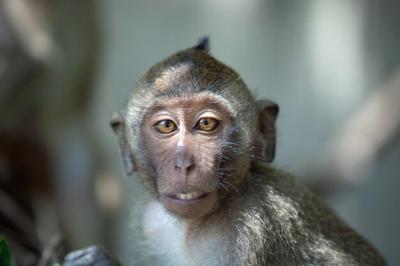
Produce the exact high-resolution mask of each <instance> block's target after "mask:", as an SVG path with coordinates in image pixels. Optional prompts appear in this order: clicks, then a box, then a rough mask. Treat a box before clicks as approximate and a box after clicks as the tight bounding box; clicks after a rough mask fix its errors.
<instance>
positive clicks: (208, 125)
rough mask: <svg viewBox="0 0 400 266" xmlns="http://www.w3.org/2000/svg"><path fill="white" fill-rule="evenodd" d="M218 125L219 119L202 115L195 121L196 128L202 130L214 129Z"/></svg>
mask: <svg viewBox="0 0 400 266" xmlns="http://www.w3.org/2000/svg"><path fill="white" fill-rule="evenodd" d="M218 125H219V121H218V120H217V119H214V118H211V117H203V118H200V119H199V121H197V124H196V128H197V129H198V130H202V131H211V130H213V129H215V128H216V127H217V126H218Z"/></svg>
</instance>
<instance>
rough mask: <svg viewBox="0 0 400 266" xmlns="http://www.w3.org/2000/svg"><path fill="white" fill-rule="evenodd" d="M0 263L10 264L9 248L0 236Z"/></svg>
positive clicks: (6, 265) (4, 265)
mask: <svg viewBox="0 0 400 266" xmlns="http://www.w3.org/2000/svg"><path fill="white" fill-rule="evenodd" d="M0 265H1V266H11V255H10V249H9V248H8V244H7V241H6V239H5V238H4V237H3V236H0Z"/></svg>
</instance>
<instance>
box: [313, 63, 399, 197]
mask: <svg viewBox="0 0 400 266" xmlns="http://www.w3.org/2000/svg"><path fill="white" fill-rule="evenodd" d="M399 99H400V69H398V70H397V71H396V72H395V73H394V74H393V75H392V77H391V78H390V79H389V80H388V81H387V82H386V83H385V84H384V85H383V86H382V87H381V88H378V89H376V90H375V91H374V92H373V93H372V94H371V96H370V97H369V98H368V99H367V101H366V102H365V103H364V104H363V105H362V106H361V107H360V108H359V109H358V110H356V111H355V112H354V113H353V114H352V115H351V116H350V117H349V119H348V120H347V122H345V125H344V126H343V128H342V129H341V130H340V131H339V133H338V135H337V137H336V138H335V139H334V141H333V142H332V144H331V145H330V146H329V148H328V149H327V151H326V153H325V155H324V159H323V160H322V162H321V163H320V164H319V165H317V167H315V168H314V170H313V174H312V175H311V176H312V178H311V179H310V180H311V182H310V183H309V185H310V187H311V188H312V189H313V190H315V191H316V192H317V193H319V194H321V195H328V194H332V193H335V192H337V190H339V189H340V188H342V187H343V186H345V185H355V184H357V183H358V182H360V181H361V180H360V178H361V176H362V172H363V171H364V170H365V169H367V168H368V167H370V166H371V165H372V163H373V161H374V160H375V159H376V158H377V157H378V156H379V155H380V154H382V153H383V152H384V150H385V148H386V147H388V146H389V145H390V143H391V142H392V141H393V140H394V139H395V138H396V137H397V136H398V135H397V134H398V132H399V129H400V104H399Z"/></svg>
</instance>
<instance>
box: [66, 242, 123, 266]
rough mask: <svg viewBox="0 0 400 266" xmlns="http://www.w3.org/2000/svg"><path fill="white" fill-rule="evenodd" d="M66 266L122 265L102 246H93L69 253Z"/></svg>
mask: <svg viewBox="0 0 400 266" xmlns="http://www.w3.org/2000/svg"><path fill="white" fill-rule="evenodd" d="M63 265H64V266H89V265H96V266H118V265H120V264H119V263H118V262H117V261H116V260H115V259H114V258H112V257H111V255H110V254H109V253H108V252H107V250H106V249H105V248H103V247H102V246H91V247H88V248H85V249H81V250H76V251H73V252H71V253H69V254H68V255H67V256H66V257H65V260H64V264H63Z"/></svg>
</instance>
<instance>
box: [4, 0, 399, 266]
mask: <svg viewBox="0 0 400 266" xmlns="http://www.w3.org/2000/svg"><path fill="white" fill-rule="evenodd" d="M399 14H400V2H399V1H397V0H383V1H373V0H363V1H357V0H348V1H341V0H331V1H324V0H307V1H306V0H304V1H282V0H265V1H261V0H246V1H244V0H219V1H212V0H204V1H194V0H192V1H178V0H171V1H152V0H150V1H149V0H147V1H146V0H137V1H130V0H119V1H106V0H100V1H94V0H87V1H70V0H54V1H46V0H35V1H33V0H0V235H5V236H6V237H7V239H8V241H9V243H10V246H11V251H12V253H13V254H14V256H15V257H16V258H15V260H16V262H17V265H50V264H51V263H52V262H55V261H60V260H61V259H60V258H62V257H63V255H64V253H65V252H67V251H70V250H72V249H77V248H83V247H85V246H88V245H91V244H103V245H104V246H105V247H107V248H108V249H109V250H111V251H112V252H113V253H114V254H115V255H116V257H117V258H118V259H119V260H120V261H121V262H122V263H123V264H124V265H134V264H135V265H143V264H145V261H146V258H145V257H146V255H144V253H143V252H142V251H141V249H140V246H141V245H140V240H138V239H137V238H136V237H135V233H133V231H134V230H133V229H132V227H134V224H133V223H134V222H133V221H134V220H135V217H133V216H134V215H132V209H134V208H133V206H135V205H137V204H138V202H140V199H141V198H142V196H143V193H142V192H141V189H140V185H139V184H138V182H137V180H136V179H135V177H129V178H128V177H124V176H123V171H122V167H121V162H120V158H119V151H118V150H117V143H116V140H115V138H114V136H113V133H112V131H111V130H110V128H109V125H108V122H109V118H110V116H111V114H112V113H113V112H115V111H118V110H120V109H122V108H123V107H124V105H125V104H126V102H127V97H128V95H129V94H130V91H131V89H132V88H133V86H134V85H135V83H136V81H138V79H139V78H140V77H141V75H143V74H144V72H145V71H146V70H147V69H148V68H149V67H150V66H151V65H153V64H154V63H156V62H158V61H160V60H161V59H163V58H165V57H166V56H168V55H171V54H172V53H174V52H176V51H178V50H181V49H184V48H187V47H190V46H193V45H194V44H195V43H196V42H197V40H198V39H199V38H200V37H202V36H204V35H208V36H209V37H210V38H211V47H212V49H211V52H212V54H213V55H215V57H216V58H218V59H219V60H221V61H222V62H225V63H226V64H228V65H230V66H232V67H233V68H234V69H236V70H237V71H238V72H239V73H240V74H241V75H242V77H243V79H244V80H245V82H246V83H247V85H248V86H249V87H250V88H251V89H252V91H253V92H254V94H255V95H256V96H257V97H259V98H268V99H270V100H273V101H276V102H277V103H279V105H280V108H281V113H280V116H279V119H278V132H279V133H278V136H279V138H278V149H277V157H276V160H275V163H274V164H275V165H276V166H277V167H279V168H281V169H284V170H286V171H289V172H292V173H295V174H296V175H298V176H299V178H300V179H301V180H302V181H303V182H305V183H307V184H308V185H309V186H310V187H311V188H312V189H313V190H315V191H316V192H317V193H319V194H320V195H321V196H322V197H323V198H324V199H325V200H326V201H327V202H328V204H329V205H330V206H331V207H332V208H334V209H335V210H336V211H337V212H338V213H339V214H340V215H341V216H342V217H343V218H344V220H346V221H347V222H348V223H349V224H350V225H351V226H352V227H354V228H355V229H356V230H357V231H359V232H360V233H361V234H362V235H364V236H365V237H366V238H367V239H368V240H369V241H370V242H372V243H373V244H374V245H375V246H376V247H377V248H378V250H379V251H380V252H381V253H382V254H383V256H384V257H385V259H386V260H387V262H388V264H389V265H399V263H400V248H399V244H398V239H400V229H399V225H400V193H399V192H398V188H399V187H400V103H399V100H400V51H399V47H400V18H399Z"/></svg>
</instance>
